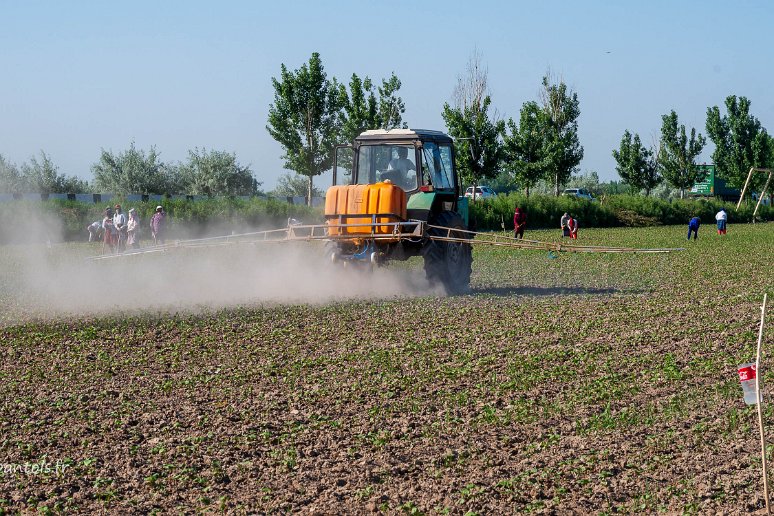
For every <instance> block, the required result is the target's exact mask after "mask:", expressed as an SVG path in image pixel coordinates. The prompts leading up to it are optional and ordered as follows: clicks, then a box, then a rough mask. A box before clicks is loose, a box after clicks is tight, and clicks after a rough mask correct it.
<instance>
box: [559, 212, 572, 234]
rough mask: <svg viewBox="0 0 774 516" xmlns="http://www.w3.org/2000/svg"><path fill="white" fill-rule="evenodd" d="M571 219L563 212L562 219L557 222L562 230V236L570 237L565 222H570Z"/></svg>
mask: <svg viewBox="0 0 774 516" xmlns="http://www.w3.org/2000/svg"><path fill="white" fill-rule="evenodd" d="M571 218H572V217H570V215H568V214H567V212H564V215H562V219H561V220H560V221H559V227H561V228H562V236H563V237H568V236H570V230H569V229H568V228H567V221H568V220H570V219H571Z"/></svg>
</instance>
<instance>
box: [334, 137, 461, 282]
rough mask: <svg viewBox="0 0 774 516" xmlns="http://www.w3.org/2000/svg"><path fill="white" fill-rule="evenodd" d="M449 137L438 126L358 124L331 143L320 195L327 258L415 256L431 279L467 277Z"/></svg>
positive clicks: (359, 259) (373, 261) (350, 260)
mask: <svg viewBox="0 0 774 516" xmlns="http://www.w3.org/2000/svg"><path fill="white" fill-rule="evenodd" d="M459 194H460V188H459V180H458V179H457V173H456V171H455V169H454V142H453V141H452V139H451V138H450V137H449V136H447V135H446V134H444V133H442V132H440V131H427V130H419V129H417V130H412V129H391V130H373V131H365V132H364V133H362V134H361V135H360V136H358V137H357V138H355V141H354V142H353V143H352V144H351V145H340V146H338V147H336V152H335V154H334V159H333V186H331V187H330V188H329V189H328V191H327V192H326V194H325V219H326V225H327V236H328V238H329V239H330V240H329V241H328V242H327V244H326V250H327V253H328V256H329V259H330V260H331V261H332V262H343V263H345V264H346V263H358V262H360V263H362V262H365V261H368V262H370V263H371V264H372V266H373V265H380V264H383V263H385V262H387V261H389V260H405V259H407V258H410V257H412V256H422V258H423V260H424V266H425V273H426V275H427V278H428V280H430V282H432V283H440V284H443V285H444V287H445V288H446V290H447V291H448V292H464V291H466V290H467V288H468V285H469V284H470V271H471V261H472V259H473V258H472V253H471V246H470V243H469V242H468V240H469V239H470V238H471V236H470V235H471V233H470V232H468V231H467V229H468V227H467V226H468V210H467V206H468V204H467V202H468V201H467V199H466V198H465V197H462V198H460V197H459Z"/></svg>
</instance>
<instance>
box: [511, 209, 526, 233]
mask: <svg viewBox="0 0 774 516" xmlns="http://www.w3.org/2000/svg"><path fill="white" fill-rule="evenodd" d="M526 225H527V212H526V211H524V210H522V209H521V208H519V207H518V206H517V207H516V211H515V212H514V213H513V238H524V227H525V226H526Z"/></svg>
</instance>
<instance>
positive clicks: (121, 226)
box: [113, 204, 126, 253]
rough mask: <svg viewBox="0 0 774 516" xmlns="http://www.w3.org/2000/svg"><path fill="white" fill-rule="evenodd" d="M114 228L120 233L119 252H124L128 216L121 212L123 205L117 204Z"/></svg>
mask: <svg viewBox="0 0 774 516" xmlns="http://www.w3.org/2000/svg"><path fill="white" fill-rule="evenodd" d="M113 226H115V228H116V231H118V252H119V253H120V252H123V250H124V249H126V215H124V212H123V211H121V205H120V204H116V206H115V213H114V214H113Z"/></svg>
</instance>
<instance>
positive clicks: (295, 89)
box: [266, 52, 341, 205]
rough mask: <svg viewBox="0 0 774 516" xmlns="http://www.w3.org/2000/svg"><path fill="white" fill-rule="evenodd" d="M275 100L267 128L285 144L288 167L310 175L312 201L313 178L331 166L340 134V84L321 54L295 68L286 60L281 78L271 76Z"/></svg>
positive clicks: (314, 55) (307, 175) (308, 185)
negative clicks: (331, 76)
mask: <svg viewBox="0 0 774 516" xmlns="http://www.w3.org/2000/svg"><path fill="white" fill-rule="evenodd" d="M272 85H273V86H274V102H273V103H272V104H271V105H270V106H269V120H268V124H267V125H266V130H267V131H269V134H270V135H271V136H272V138H274V139H275V140H277V142H279V144H280V145H282V148H283V149H284V151H285V154H284V155H283V156H282V157H283V159H284V160H285V164H284V166H285V168H286V169H288V170H292V171H294V172H296V173H297V174H301V175H303V176H306V177H307V178H308V183H307V202H308V203H309V205H311V203H312V193H313V192H312V188H313V183H312V181H313V178H314V176H317V175H319V174H321V173H323V172H324V171H326V170H328V169H330V168H331V164H332V160H333V153H332V152H331V151H332V149H333V147H334V145H335V144H336V140H337V137H338V135H339V134H340V130H341V127H340V124H341V121H340V119H341V117H340V107H341V106H340V97H339V92H340V89H339V86H338V83H337V82H336V80H335V79H333V80H332V81H329V80H328V79H327V76H326V74H325V70H324V69H323V65H322V61H321V60H320V54H318V53H317V52H315V53H313V54H312V57H311V58H309V62H308V63H305V64H303V65H302V66H301V68H299V69H298V70H295V71H289V70H288V69H287V67H286V66H285V65H284V64H283V65H282V68H281V73H280V78H279V80H278V79H276V78H274V77H272Z"/></svg>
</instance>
